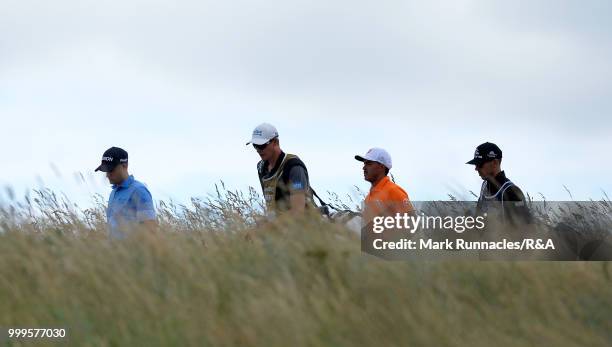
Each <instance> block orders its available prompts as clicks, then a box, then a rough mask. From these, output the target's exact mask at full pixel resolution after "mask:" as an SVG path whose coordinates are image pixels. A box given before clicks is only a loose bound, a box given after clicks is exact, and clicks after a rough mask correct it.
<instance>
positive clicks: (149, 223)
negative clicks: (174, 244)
mask: <svg viewBox="0 0 612 347" xmlns="http://www.w3.org/2000/svg"><path fill="white" fill-rule="evenodd" d="M133 198H134V201H135V204H136V218H137V220H138V222H139V223H141V224H142V226H144V228H145V229H146V230H148V231H157V228H158V223H157V215H156V213H155V206H154V204H153V197H152V196H151V193H150V192H149V190H148V189H147V188H145V187H141V188H138V189H136V191H135V192H134V197H133Z"/></svg>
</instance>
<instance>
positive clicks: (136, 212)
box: [96, 147, 157, 239]
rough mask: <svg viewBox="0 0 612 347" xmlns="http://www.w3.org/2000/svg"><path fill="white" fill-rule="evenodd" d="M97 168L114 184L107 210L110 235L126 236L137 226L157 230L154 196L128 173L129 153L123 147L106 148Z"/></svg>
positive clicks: (113, 236)
mask: <svg viewBox="0 0 612 347" xmlns="http://www.w3.org/2000/svg"><path fill="white" fill-rule="evenodd" d="M96 171H102V172H106V177H107V178H108V181H109V182H110V183H111V184H112V185H113V190H112V192H111V194H110V197H109V199H108V208H107V210H106V218H107V222H108V229H109V236H110V238H113V239H122V238H125V237H126V236H127V233H129V232H130V231H131V230H133V229H135V228H138V227H139V226H140V227H144V228H145V229H148V230H151V231H154V230H156V229H157V217H156V215H155V207H154V205H153V197H152V196H151V193H150V192H149V190H148V189H147V187H146V186H145V185H144V184H142V183H140V182H138V181H136V180H135V179H134V176H132V175H130V174H129V173H128V153H127V152H126V151H125V150H123V149H121V148H118V147H111V148H109V149H108V150H106V152H104V154H103V155H102V164H101V165H100V166H99V167H98V168H97V169H96Z"/></svg>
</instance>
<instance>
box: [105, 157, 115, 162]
mask: <svg viewBox="0 0 612 347" xmlns="http://www.w3.org/2000/svg"><path fill="white" fill-rule="evenodd" d="M102 161H111V162H112V161H113V157H102Z"/></svg>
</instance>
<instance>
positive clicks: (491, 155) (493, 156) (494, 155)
mask: <svg viewBox="0 0 612 347" xmlns="http://www.w3.org/2000/svg"><path fill="white" fill-rule="evenodd" d="M489 158H497V154H495V152H493V151H491V152H489Z"/></svg>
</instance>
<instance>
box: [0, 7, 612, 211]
mask: <svg viewBox="0 0 612 347" xmlns="http://www.w3.org/2000/svg"><path fill="white" fill-rule="evenodd" d="M611 15H612V2H609V1H585V2H577V1H512V2H509V1H464V0H461V1H459V0H456V1H419V2H416V1H334V2H330V1H313V0H309V1H276V0H272V1H231V2H219V1H151V0H149V1H144V0H143V1H140V0H138V1H134V0H132V1H83V0H80V1H76V0H74V1H57V2H50V1H28V0H19V1H16V0H3V1H2V2H1V3H0V118H1V121H2V125H1V127H2V128H1V129H2V133H1V135H0V145H1V146H2V148H4V149H5V153H8V154H9V157H10V160H8V161H6V160H5V165H6V166H5V167H6V168H7V169H5V170H3V172H2V173H0V184H2V185H11V186H13V187H15V188H16V189H17V191H18V192H22V191H23V190H25V189H26V188H27V187H37V186H38V185H40V181H41V180H42V181H44V184H45V185H48V186H51V187H52V188H54V189H60V190H64V191H66V192H68V193H69V194H71V195H72V196H79V195H80V196H82V195H85V194H89V193H91V192H100V193H103V194H106V193H107V192H108V187H107V185H106V184H104V180H103V178H102V177H101V175H95V174H93V172H92V171H93V168H95V167H96V165H97V163H98V161H99V159H100V156H101V154H102V152H103V151H104V150H105V149H106V148H107V147H110V146H112V145H118V146H122V147H124V148H126V149H127V150H128V151H129V152H130V160H131V165H130V168H131V171H132V172H133V173H134V174H135V175H136V176H137V178H140V179H142V180H143V181H145V182H146V183H147V184H148V185H149V186H150V187H151V190H152V192H153V193H154V196H155V198H158V199H167V198H169V197H173V198H176V199H179V200H185V199H186V198H187V197H189V196H201V195H204V194H206V193H207V192H210V191H211V190H212V188H213V184H214V183H215V182H217V181H218V180H220V179H224V180H225V181H226V182H227V183H228V185H229V186H232V187H236V188H244V187H246V186H249V185H250V186H256V187H257V186H258V183H257V179H256V175H255V168H254V166H255V163H256V161H257V155H256V154H255V153H254V152H253V150H252V149H250V148H248V147H245V146H244V143H245V142H246V140H247V139H248V138H249V135H250V132H251V131H252V128H253V127H255V126H256V125H257V124H258V123H260V122H263V121H267V122H271V123H273V124H275V125H276V126H277V128H278V129H279V131H280V133H281V144H282V146H283V147H284V148H285V149H286V150H287V151H289V152H294V153H296V154H298V155H300V156H301V157H302V158H303V159H304V160H305V162H306V164H307V165H308V167H309V171H310V175H311V180H312V184H313V185H314V186H315V187H316V188H318V190H322V191H324V190H333V191H336V192H338V193H346V192H349V191H351V187H352V186H353V185H357V186H359V187H361V188H362V189H367V188H368V185H367V184H365V182H363V179H362V175H361V166H360V165H359V163H357V162H356V161H354V159H353V155H354V154H356V153H359V152H365V151H366V150H367V149H368V148H370V147H373V146H378V147H383V148H386V149H388V150H389V152H390V153H391V155H392V156H393V159H394V164H395V165H394V166H395V167H394V169H393V170H392V172H394V173H395V175H396V177H397V179H398V183H400V184H401V185H402V186H404V187H405V188H406V190H407V191H408V192H409V194H410V195H411V197H412V199H414V200H426V199H442V198H446V194H447V193H451V192H454V193H457V194H459V195H461V194H463V195H464V196H465V197H467V195H466V192H467V190H468V189H471V190H475V191H476V190H478V187H479V182H480V179H479V178H478V177H477V175H476V174H475V173H474V171H473V168H472V167H470V166H467V165H465V164H464V163H465V161H467V160H468V159H469V158H470V157H471V155H472V154H473V151H474V147H475V146H476V145H477V144H479V143H481V142H484V141H493V142H496V143H498V144H499V145H500V147H502V149H503V150H504V155H505V159H504V163H503V164H504V165H503V166H504V168H505V169H506V170H507V171H508V174H509V176H510V178H511V179H513V181H515V182H516V183H518V184H519V185H520V186H522V187H523V188H524V190H526V191H528V192H530V193H531V194H532V195H537V194H538V193H542V194H544V195H545V196H546V197H547V198H548V199H567V198H568V195H567V193H566V192H565V190H564V189H563V185H566V186H567V187H568V188H569V189H570V190H571V191H572V193H573V194H574V198H576V199H588V198H595V199H597V198H601V197H602V195H603V194H602V190H605V191H607V192H608V193H610V192H612V183H611V180H610V177H611V174H612V164H610V162H609V157H610V154H609V153H610V149H612V137H611V136H610V133H611V131H610V130H612V120H611V119H610V112H611V111H612V95H611V94H612V93H611V90H612V82H611V81H612V69H611V68H610V61H612V44H611V42H612V40H610V37H611V34H612V24H610V23H611V22H610V20H609V19H610V18H611ZM51 163H52V164H53V166H55V167H57V169H58V171H60V172H61V173H62V175H61V177H59V176H58V175H57V174H56V173H55V171H54V170H53V169H52V168H51V165H50V164H51ZM76 172H82V173H83V174H84V175H85V178H86V183H87V184H83V183H77V180H75V179H74V178H73V177H74V174H75V173H76ZM37 177H40V178H41V179H37Z"/></svg>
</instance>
